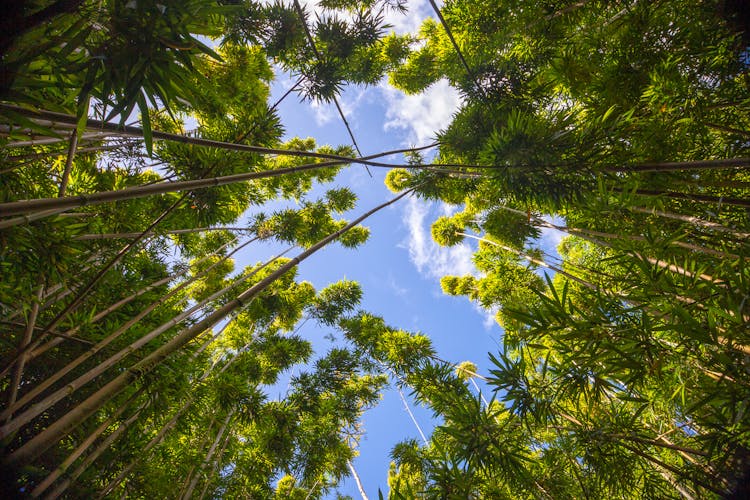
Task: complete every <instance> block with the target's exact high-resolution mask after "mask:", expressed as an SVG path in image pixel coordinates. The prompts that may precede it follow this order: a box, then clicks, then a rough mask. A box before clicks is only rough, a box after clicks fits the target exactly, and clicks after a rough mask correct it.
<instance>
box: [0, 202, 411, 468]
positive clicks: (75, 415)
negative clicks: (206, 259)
mask: <svg viewBox="0 0 750 500" xmlns="http://www.w3.org/2000/svg"><path fill="white" fill-rule="evenodd" d="M412 192H413V189H410V190H408V191H405V192H403V193H402V194H400V195H398V196H397V197H395V198H393V199H391V200H389V201H387V202H385V203H383V204H381V205H379V206H377V207H375V208H373V209H372V210H369V211H368V212H366V213H365V214H363V215H362V216H360V217H358V218H357V219H355V220H353V221H352V222H350V223H349V224H347V225H346V226H344V227H343V228H341V229H340V230H338V231H336V232H334V233H332V234H330V235H328V236H326V237H325V238H323V239H322V240H320V241H319V242H318V243H316V244H315V245H313V246H311V247H310V248H308V249H307V250H304V251H303V252H301V253H300V254H298V255H297V256H296V257H294V258H293V259H291V260H290V261H289V262H287V263H286V264H284V265H283V266H281V267H279V269H277V270H276V271H274V272H273V273H271V274H269V275H268V276H267V277H266V278H264V279H263V280H261V281H260V282H258V283H257V284H255V285H253V286H252V287H250V288H249V289H248V290H246V291H245V292H243V293H242V294H240V295H239V296H238V297H237V298H235V299H234V300H232V301H230V302H228V303H227V304H225V305H224V306H223V307H221V308H219V309H218V310H216V311H214V312H213V313H212V314H209V315H208V316H206V317H205V318H203V319H202V320H201V321H199V322H197V323H196V324H194V325H192V326H190V327H189V328H186V329H185V330H183V331H182V332H180V333H179V334H177V335H176V336H175V337H173V338H172V339H171V340H169V341H168V342H167V343H165V344H164V345H162V346H160V347H159V348H158V349H156V350H155V351H154V352H152V353H151V354H149V355H147V356H146V357H144V358H143V359H142V360H141V361H139V362H138V363H136V364H135V365H133V366H131V367H130V368H129V369H127V370H125V371H124V372H122V373H121V374H120V375H118V376H117V377H115V378H114V379H113V380H111V381H110V382H109V383H107V384H106V385H105V386H103V387H102V388H100V389H99V390H97V391H96V392H95V393H93V394H92V395H90V396H89V397H88V398H87V399H86V400H84V401H83V402H81V403H80V404H78V405H77V406H76V407H75V408H73V409H71V410H70V411H69V412H68V413H66V414H65V415H63V416H62V417H60V418H59V419H58V420H57V421H55V422H54V423H52V424H51V425H50V426H49V427H47V428H46V429H45V430H43V431H42V432H40V433H39V434H37V435H36V436H35V437H33V438H32V439H30V440H29V441H27V442H26V443H25V444H23V445H22V446H21V447H20V448H18V449H16V450H15V451H13V452H12V453H11V454H9V455H8V456H6V457H5V459H4V460H3V463H5V464H6V465H9V466H16V465H20V464H23V463H29V462H31V461H33V460H35V459H36V458H37V457H38V456H39V455H40V454H41V453H44V452H45V451H46V450H48V449H49V448H50V447H52V446H54V445H55V444H56V443H57V442H58V441H59V440H60V439H61V438H62V437H63V436H65V435H66V434H68V433H69V432H70V431H71V430H73V429H74V428H76V427H77V426H78V425H80V424H81V423H82V422H83V421H84V420H86V419H87V418H88V417H90V416H91V415H92V414H94V413H95V412H96V411H97V410H98V409H99V408H100V407H101V406H103V405H104V404H106V403H107V401H109V400H110V399H111V398H113V397H114V396H116V395H117V394H119V393H120V392H121V391H122V390H123V389H125V388H126V387H128V386H129V385H130V384H132V383H134V382H135V381H136V380H138V379H139V378H140V377H142V376H143V375H145V374H146V373H149V372H150V371H151V370H153V369H154V368H155V367H156V366H157V365H158V364H159V363H161V362H162V361H164V360H165V359H166V358H168V357H169V356H170V355H171V354H172V353H174V352H175V351H177V350H178V349H180V348H182V347H183V346H184V345H185V344H187V343H188V342H190V341H191V340H193V339H194V338H195V337H197V336H198V335H200V334H201V333H203V332H204V331H206V330H208V329H210V328H211V327H213V326H214V325H215V324H216V323H218V322H219V321H221V320H222V319H224V318H225V317H227V316H228V315H229V314H231V313H232V312H233V311H235V310H237V309H239V308H241V307H244V306H245V305H247V304H248V303H249V302H251V301H252V300H253V299H255V297H257V296H258V295H259V294H260V293H261V292H262V291H263V290H265V289H266V288H267V287H268V286H269V285H270V284H272V283H273V282H274V281H276V280H277V279H279V278H280V277H281V276H283V275H284V274H286V273H287V272H289V271H290V270H291V269H293V268H294V267H296V266H297V265H298V264H299V263H301V262H303V261H304V260H305V259H307V258H308V257H310V256H311V255H313V254H315V253H316V252H317V251H318V250H320V249H321V248H323V247H325V246H326V245H328V244H329V243H331V242H332V241H334V240H336V239H338V238H339V237H340V236H341V235H342V234H344V233H346V232H347V231H349V230H350V229H351V228H353V227H355V226H356V225H357V224H359V223H360V222H362V221H364V220H365V219H367V218H368V217H369V216H371V215H372V214H374V213H376V212H377V211H379V210H382V209H383V208H385V207H387V206H389V205H391V204H393V203H395V202H397V201H398V200H400V199H401V198H403V197H405V196H407V195H409V194H411V193H412Z"/></svg>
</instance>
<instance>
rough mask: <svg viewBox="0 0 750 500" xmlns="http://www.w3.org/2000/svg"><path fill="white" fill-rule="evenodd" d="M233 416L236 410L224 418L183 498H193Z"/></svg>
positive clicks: (186, 499)
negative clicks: (202, 474)
mask: <svg viewBox="0 0 750 500" xmlns="http://www.w3.org/2000/svg"><path fill="white" fill-rule="evenodd" d="M233 416H234V412H233V411H230V412H229V414H228V415H227V417H226V419H224V423H223V424H222V425H221V427H220V428H219V431H218V432H217V433H216V439H214V442H213V443H211V446H210V447H209V448H208V452H206V458H205V459H203V463H202V464H201V465H200V466H199V467H198V471H197V472H196V473H195V475H194V476H193V479H192V480H191V481H190V484H189V485H188V487H187V489H186V490H185V493H184V494H183V495H182V498H183V499H185V500H189V499H190V498H192V496H193V491H194V490H195V488H196V487H197V486H198V481H200V476H201V472H202V471H203V469H204V468H205V467H206V465H207V464H208V463H209V462H210V461H211V459H212V458H213V456H214V453H215V452H216V449H217V448H218V447H219V443H220V442H221V439H222V438H223V437H224V432H226V429H227V426H228V425H229V422H230V421H231V420H232V417H233Z"/></svg>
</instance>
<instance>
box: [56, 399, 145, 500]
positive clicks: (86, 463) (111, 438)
mask: <svg viewBox="0 0 750 500" xmlns="http://www.w3.org/2000/svg"><path fill="white" fill-rule="evenodd" d="M144 408H145V405H144V406H142V407H140V408H139V409H138V410H136V412H135V413H133V415H131V416H130V418H128V419H127V420H125V421H124V422H122V423H121V424H120V425H119V426H118V427H117V429H115V430H114V431H112V432H111V433H110V434H109V435H108V436H107V437H106V438H105V439H104V441H102V443H101V444H100V445H99V446H98V447H97V448H96V449H95V450H94V451H92V452H91V453H90V454H89V455H87V456H86V458H85V459H84V460H83V462H81V464H80V465H79V466H78V467H77V468H76V469H75V470H74V471H73V472H72V473H71V474H70V476H69V477H68V478H67V479H66V480H65V481H63V482H62V483H61V484H60V485H59V486H58V487H57V488H55V490H54V491H53V492H52V493H50V494H49V495H47V496H46V497H45V498H47V499H49V500H55V499H57V498H59V497H60V495H62V494H63V492H65V490H67V489H68V487H69V486H70V485H71V484H72V483H73V482H74V481H75V480H76V479H78V477H79V476H80V475H81V474H83V473H84V472H85V471H86V469H88V468H89V467H90V466H91V464H93V463H94V462H95V461H96V459H97V458H99V457H100V456H101V454H102V453H104V452H105V451H107V449H108V448H109V447H110V446H112V444H113V443H114V442H115V441H117V439H119V438H120V436H121V435H122V434H123V433H124V432H125V431H126V430H128V428H129V427H130V426H131V425H133V423H134V422H135V421H136V420H138V417H139V416H140V414H141V411H143V409H144Z"/></svg>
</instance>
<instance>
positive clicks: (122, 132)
mask: <svg viewBox="0 0 750 500" xmlns="http://www.w3.org/2000/svg"><path fill="white" fill-rule="evenodd" d="M3 109H7V110H10V111H13V112H14V113H17V114H20V115H22V116H25V117H27V118H31V119H42V120H51V121H53V122H59V123H64V124H68V125H71V126H74V125H75V124H76V123H77V122H76V120H77V119H76V117H74V116H71V115H66V114H62V113H53V112H51V111H31V110H28V109H25V108H21V107H18V106H11V105H8V104H0V110H3ZM87 127H89V128H91V129H94V130H97V131H103V132H108V133H110V134H111V135H118V136H125V137H136V138H139V139H141V138H143V129H141V128H139V127H129V126H119V125H115V124H112V123H108V122H102V121H99V120H88V122H87ZM99 133H101V132H99ZM152 136H153V138H154V139H155V140H157V139H160V140H168V141H172V142H179V143H183V144H192V145H195V146H207V147H213V148H218V149H225V150H231V151H240V152H242V151H244V152H249V153H261V154H273V155H280V156H296V157H304V158H317V159H320V160H332V161H337V162H338V163H337V164H344V163H361V164H363V165H370V166H382V165H379V164H376V162H371V161H369V160H370V159H373V158H379V157H382V156H388V155H391V154H398V153H403V152H410V151H419V150H422V149H428V148H431V147H434V146H435V145H434V144H431V145H429V146H424V147H420V148H407V149H400V150H396V151H392V152H388V153H380V154H377V155H370V156H366V157H363V158H349V157H345V156H339V155H334V154H327V153H315V152H310V151H298V150H289V149H278V148H266V147H261V146H249V145H246V144H236V143H229V142H221V141H213V140H210V139H203V138H199V137H189V136H185V135H180V134H171V133H168V132H161V131H158V130H153V131H152ZM13 146H14V144H6V146H5V147H13Z"/></svg>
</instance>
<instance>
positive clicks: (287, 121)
mask: <svg viewBox="0 0 750 500" xmlns="http://www.w3.org/2000/svg"><path fill="white" fill-rule="evenodd" d="M308 3H310V2H308ZM430 13H431V10H430V7H429V3H428V2H427V1H426V0H425V1H423V0H417V1H411V2H409V13H408V15H406V16H395V15H392V17H391V18H389V22H390V23H391V24H392V25H394V28H395V30H396V31H397V32H400V33H402V32H404V31H411V32H414V31H416V30H417V29H418V27H419V25H420V24H421V21H422V19H424V18H425V17H427V16H428V15H430ZM293 81H294V80H293V79H292V78H290V77H289V76H288V75H284V74H283V73H278V74H277V80H276V81H275V82H274V85H273V89H272V97H271V102H275V101H276V100H277V99H278V98H279V97H280V96H281V95H283V94H284V92H286V90H288V89H289V88H290V87H291V86H292V85H293ZM339 102H340V104H341V106H342V108H343V110H344V113H345V115H346V117H347V120H348V121H349V123H350V125H351V127H352V130H353V133H354V136H355V138H356V139H357V142H358V144H359V146H360V149H361V150H362V153H363V154H364V155H368V154H373V153H377V152H381V151H386V150H391V149H397V148H401V147H404V146H414V145H425V144H429V143H431V142H433V141H434V138H435V132H436V131H438V130H440V129H442V128H444V127H446V126H447V125H448V124H449V123H450V120H451V116H452V114H453V113H454V112H455V111H456V109H457V108H458V107H459V105H460V98H459V95H458V93H457V92H456V91H455V90H454V89H452V88H451V87H450V86H449V85H448V84H447V82H444V81H441V82H438V83H437V84H435V85H433V86H432V87H430V88H429V89H428V90H427V91H426V92H425V93H424V94H421V95H417V96H406V95H404V94H402V93H401V92H399V91H397V90H395V89H393V88H391V87H389V86H388V85H387V82H382V83H381V84H379V85H377V86H371V87H366V88H365V87H350V88H347V89H346V90H345V92H344V94H343V95H342V96H341V97H340V99H339ZM279 114H280V115H281V118H282V123H283V124H284V126H285V129H286V137H287V138H291V137H294V136H300V137H308V136H309V137H314V138H315V139H316V140H317V142H318V144H319V145H322V144H331V145H334V146H336V145H341V144H350V143H351V141H350V139H349V134H348V132H347V131H346V128H345V127H344V125H343V123H342V121H341V119H340V118H339V115H338V112H337V111H336V108H335V106H334V105H333V104H322V103H308V102H301V101H300V98H299V96H298V95H296V94H292V95H290V96H289V97H287V98H286V100H285V101H284V102H283V103H282V104H281V106H280V107H279ZM392 161H393V162H395V163H400V162H402V161H403V159H402V158H401V157H394V158H393V159H392ZM371 171H372V175H373V176H372V177H370V176H369V175H368V174H367V172H366V171H365V169H364V168H363V167H361V166H351V167H349V168H347V169H345V170H344V171H343V172H342V173H341V174H339V176H338V177H337V179H336V181H335V182H334V183H332V185H326V186H325V189H328V188H330V187H334V186H347V187H349V188H351V189H353V190H354V191H355V192H356V193H357V195H358V197H359V201H358V204H357V208H356V209H354V210H353V211H352V212H351V213H349V214H346V216H347V217H348V218H350V219H351V218H354V216H356V214H361V213H362V212H364V211H366V210H369V209H370V208H372V207H374V206H376V205H379V204H380V203H383V202H384V201H386V200H388V199H390V198H392V197H393V194H392V193H390V192H389V191H388V190H387V189H386V188H385V186H384V184H383V179H384V177H385V173H386V172H385V170H383V169H371ZM450 210H451V209H450V207H447V206H445V205H443V204H440V203H425V202H422V201H419V200H415V199H404V200H401V201H400V202H399V203H398V204H396V205H393V206H391V207H389V208H386V209H385V210H382V211H380V212H378V213H377V214H375V215H374V216H373V217H371V218H370V219H368V220H367V221H366V222H365V225H367V226H368V227H369V228H370V229H371V236H370V239H369V241H368V242H367V243H366V244H365V245H364V246H362V247H360V248H358V249H355V250H351V249H344V248H342V247H341V246H340V245H337V244H334V245H331V246H330V247H328V248H326V249H324V250H323V251H321V252H319V253H318V254H316V255H315V256H313V257H311V258H310V259H308V260H307V261H305V262H304V263H303V264H302V265H301V266H300V269H299V278H300V279H304V280H308V281H310V282H312V283H313V284H314V285H315V287H316V288H317V289H321V288H323V287H325V286H326V285H328V284H329V283H332V282H335V281H338V280H340V279H342V278H347V279H350V280H355V281H358V282H359V283H360V284H361V285H362V288H363V291H364V300H363V302H362V308H363V309H364V310H367V311H369V312H372V313H373V314H377V315H380V316H383V317H384V318H385V320H386V322H387V323H388V324H390V325H391V326H394V327H398V328H403V329H406V330H409V331H415V332H417V331H418V332H422V333H425V334H427V335H429V336H430V338H431V339H432V342H433V345H434V347H435V349H436V350H437V352H438V354H439V356H440V357H441V358H443V359H445V360H448V361H452V362H455V363H460V362H462V361H466V360H470V361H473V362H474V363H476V365H477V366H478V371H479V373H483V374H486V373H487V372H488V369H489V361H488V357H487V353H488V352H490V351H497V350H498V348H499V346H500V343H501V341H502V330H501V329H500V327H499V326H498V325H497V324H496V323H495V322H494V321H493V320H492V313H491V312H487V311H483V310H481V309H479V308H478V307H477V306H476V305H474V304H472V303H470V302H469V301H468V300H467V299H466V298H464V297H450V296H446V295H443V293H442V291H441V290H440V283H439V280H440V277H441V276H443V275H446V274H456V275H463V274H467V273H472V272H474V267H473V265H472V262H471V255H472V253H473V248H474V247H475V242H468V243H466V244H463V245H459V246H456V247H453V248H441V247H439V246H437V245H436V244H435V243H434V242H432V239H431V237H430V224H431V222H432V221H433V220H434V219H435V218H437V217H438V216H440V215H443V214H445V213H448V212H449V211H450ZM547 239H548V241H546V242H545V244H544V245H543V246H544V247H546V248H550V247H552V248H554V246H556V242H557V241H558V237H557V236H556V235H552V234H548V235H547ZM272 253H273V251H272V249H271V248H257V249H255V250H253V251H251V252H249V253H248V254H245V255H243V256H242V257H240V258H238V259H237V269H238V270H240V269H242V268H243V267H244V266H245V265H247V264H250V263H253V262H256V261H260V260H265V259H266V258H268V256H269V255H271V254H272ZM331 333H335V332H334V331H333V329H321V328H320V327H317V326H315V325H313V324H312V322H310V323H308V324H307V325H306V326H305V327H304V328H303V329H302V330H301V331H300V334H301V335H303V336H304V337H305V338H307V339H309V340H311V341H312V342H313V344H314V346H315V348H316V355H318V356H320V355H323V354H325V352H326V350H327V349H328V348H329V347H330V346H331V345H332V344H331V341H330V340H329V338H330V334H331ZM282 385H283V384H282ZM278 390H279V391H280V394H270V396H271V397H276V396H278V397H280V396H282V395H283V394H281V392H282V391H283V387H280V388H279V389H278ZM407 399H408V402H409V405H410V407H411V409H412V411H413V412H414V415H415V418H416V419H417V421H418V423H419V425H420V426H421V427H422V429H423V430H424V431H425V433H427V435H428V437H429V431H430V429H431V428H432V426H433V422H432V421H431V414H430V412H429V411H427V410H425V409H422V408H419V407H417V406H416V405H415V404H414V403H413V402H412V400H411V398H408V394H407ZM363 424H364V425H363V430H364V431H365V435H364V436H363V438H362V440H361V441H360V446H359V453H360V455H359V457H358V458H357V459H356V460H355V462H354V464H355V467H356V468H357V470H358V472H359V475H360V478H361V480H362V483H363V486H364V488H365V491H366V493H367V494H368V496H369V497H370V498H377V491H378V488H380V489H381V490H382V491H383V492H384V493H386V492H387V473H388V468H389V463H390V458H389V453H390V450H391V448H392V447H393V445H395V444H396V443H397V442H399V441H401V440H403V439H407V438H415V439H420V437H419V433H418V430H417V428H416V427H415V425H414V423H413V422H412V420H411V418H410V417H409V415H408V413H407V412H406V410H405V409H404V404H403V402H402V400H401V398H400V396H399V394H398V392H397V391H395V390H389V391H387V392H386V393H385V395H384V397H383V400H382V401H381V403H380V404H379V405H378V407H376V408H375V409H372V410H370V411H368V412H367V413H366V414H365V415H364V418H363ZM338 492H340V493H341V494H348V495H351V496H352V497H353V498H359V497H360V495H359V493H358V491H357V488H356V484H355V482H354V480H353V479H349V480H347V481H345V482H344V483H343V484H342V485H341V486H340V487H339V489H338ZM331 497H332V498H335V495H332V496H331Z"/></svg>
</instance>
